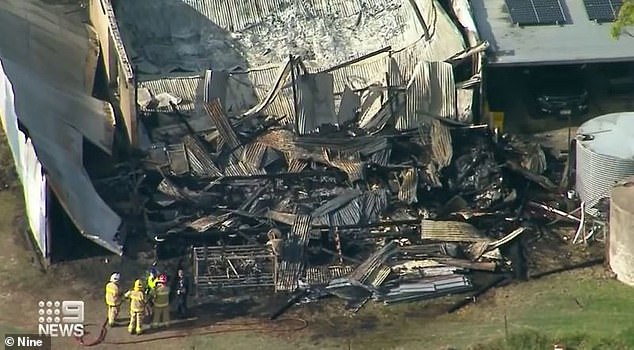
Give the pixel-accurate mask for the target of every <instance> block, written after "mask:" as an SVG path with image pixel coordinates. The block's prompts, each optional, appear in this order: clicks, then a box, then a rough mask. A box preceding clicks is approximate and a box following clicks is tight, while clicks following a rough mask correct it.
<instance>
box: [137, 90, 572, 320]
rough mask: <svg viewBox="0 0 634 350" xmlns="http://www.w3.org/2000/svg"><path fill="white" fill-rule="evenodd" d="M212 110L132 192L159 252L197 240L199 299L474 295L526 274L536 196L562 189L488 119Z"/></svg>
mask: <svg viewBox="0 0 634 350" xmlns="http://www.w3.org/2000/svg"><path fill="white" fill-rule="evenodd" d="M205 110H206V112H207V114H208V116H209V118H211V120H212V121H213V124H214V125H215V126H216V130H215V131H212V132H208V133H201V134H196V133H189V134H187V135H186V136H184V137H183V138H182V140H181V142H179V143H175V144H172V145H170V146H168V147H166V148H165V149H158V148H156V149H153V150H151V151H150V152H149V154H147V156H146V159H145V161H144V169H143V176H142V177H140V179H142V180H141V181H138V183H139V184H140V186H139V187H138V188H135V189H134V190H133V192H135V193H139V194H141V195H142V196H144V197H145V198H146V200H143V201H140V202H139V203H143V204H142V205H141V207H142V208H143V210H142V211H143V212H142V213H141V215H142V217H143V218H144V222H145V230H146V232H147V234H148V236H149V237H150V238H151V239H152V240H154V241H155V242H157V244H158V245H159V246H160V249H163V250H165V249H169V248H170V247H176V246H180V247H182V246H188V247H190V248H188V250H187V251H188V252H189V253H191V259H192V263H193V269H194V279H195V280H194V282H195V285H196V289H197V292H198V293H199V295H200V294H203V295H204V294H206V293H210V292H212V293H213V292H215V291H217V290H219V289H223V290H226V289H227V288H252V287H264V288H268V289H270V290H275V291H278V292H295V294H293V295H294V296H297V298H298V299H299V298H300V297H299V296H298V295H301V299H302V300H304V301H311V300H316V299H319V298H320V297H323V296H326V295H336V296H338V297H341V298H343V299H345V300H347V301H348V302H349V303H348V305H349V306H350V307H352V308H358V307H360V306H361V305H363V303H364V302H365V301H367V300H369V299H374V300H377V301H381V302H384V303H386V304H390V303H396V302H402V301H409V300H417V299H425V298H432V297H437V296H442V295H447V294H454V293H461V292H466V291H469V290H471V289H475V288H477V287H478V286H481V285H482V284H483V283H487V282H486V281H487V278H488V279H490V277H491V275H495V274H503V276H506V274H509V273H511V274H512V273H515V275H517V276H520V275H522V274H525V270H526V268H525V264H526V261H525V260H524V258H523V255H522V254H521V252H520V249H516V248H514V245H516V244H517V242H518V241H519V238H521V237H520V236H522V235H524V236H526V235H527V234H526V233H525V232H534V229H533V228H534V226H535V225H536V219H535V215H534V210H536V209H538V208H536V207H535V206H531V205H527V204H529V203H534V202H532V200H542V201H544V200H546V199H548V200H550V199H552V198H558V197H561V196H560V195H559V194H558V186H556V185H554V184H553V183H552V182H551V180H549V179H548V177H550V178H557V177H560V176H561V175H560V174H557V171H556V169H557V168H558V167H559V168H561V164H557V163H556V162H551V161H550V160H549V161H547V156H546V154H545V153H544V152H543V150H542V149H541V147H540V146H539V145H536V144H532V143H529V142H524V141H522V140H519V139H517V138H515V137H509V136H504V137H499V138H498V137H497V136H495V135H492V133H491V132H490V131H489V129H488V128H487V127H486V126H477V125H464V124H458V123H457V122H454V121H451V120H443V119H441V118H433V117H430V118H429V119H428V120H427V121H426V122H423V123H421V124H420V126H419V127H418V128H416V129H413V130H406V131H402V130H401V131H397V130H396V129H395V127H394V125H391V124H390V121H389V119H387V120H384V121H383V124H382V125H381V126H380V127H377V128H374V129H370V130H368V129H362V128H359V127H358V126H357V125H358V124H356V123H355V122H354V121H352V122H350V123H347V124H344V125H321V126H320V127H319V129H318V130H317V131H316V132H314V133H311V134H308V135H299V133H298V131H297V123H286V124H285V123H283V122H281V121H279V120H273V119H270V118H266V117H252V118H247V119H234V118H229V117H227V116H226V114H225V113H223V111H222V108H221V106H220V102H219V101H218V100H213V101H211V102H209V103H205ZM546 208H549V207H547V206H546ZM531 210H533V211H532V212H531ZM542 213H544V211H543V210H542ZM480 275H484V276H488V277H487V278H484V280H483V281H480V280H479V279H478V278H479V277H478V276H480ZM298 290H299V291H301V293H300V294H297V291H298Z"/></svg>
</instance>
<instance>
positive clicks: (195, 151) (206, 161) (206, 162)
mask: <svg viewBox="0 0 634 350" xmlns="http://www.w3.org/2000/svg"><path fill="white" fill-rule="evenodd" d="M183 143H184V144H185V150H186V151H187V160H188V161H189V167H190V169H191V171H192V173H193V174H194V175H196V176H222V172H221V171H220V169H219V168H218V166H216V164H215V163H214V161H213V159H212V158H211V156H210V155H209V153H208V152H207V151H206V150H205V148H204V147H203V145H202V144H200V142H198V140H196V139H195V138H194V137H193V136H191V135H186V136H185V137H184V138H183Z"/></svg>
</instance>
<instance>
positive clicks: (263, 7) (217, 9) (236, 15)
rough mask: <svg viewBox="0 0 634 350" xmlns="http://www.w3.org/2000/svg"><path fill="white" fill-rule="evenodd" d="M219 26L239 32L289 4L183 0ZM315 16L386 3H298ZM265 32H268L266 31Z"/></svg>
mask: <svg viewBox="0 0 634 350" xmlns="http://www.w3.org/2000/svg"><path fill="white" fill-rule="evenodd" d="M182 1H183V2H185V3H186V4H187V5H189V6H191V7H192V8H194V9H195V10H196V11H198V12H199V13H200V14H202V15H203V16H205V17H207V18H209V19H210V20H211V21H212V22H214V23H215V24H216V25H218V26H220V27H222V28H223V29H225V30H227V31H231V32H239V31H241V30H244V29H246V28H249V27H251V26H253V25H256V24H257V23H259V22H260V21H262V19H263V18H266V17H267V16H269V15H271V14H272V13H275V12H278V11H281V10H283V9H284V8H285V7H286V6H288V1H285V0H244V1H231V0H221V1H218V0H216V1H212V0H182ZM296 6H302V7H303V8H305V10H306V11H310V13H311V14H313V15H315V16H322V17H331V16H333V15H336V16H337V17H350V16H354V15H356V14H358V13H360V12H361V11H362V10H363V9H364V8H366V7H368V8H376V7H378V8H382V7H385V5H384V4H383V3H382V2H381V1H379V0H364V1H363V2H354V1H352V2H348V1H336V0H308V1H304V2H301V3H297V5H296ZM263 35H266V34H265V33H263Z"/></svg>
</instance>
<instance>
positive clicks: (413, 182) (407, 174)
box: [398, 168, 418, 204]
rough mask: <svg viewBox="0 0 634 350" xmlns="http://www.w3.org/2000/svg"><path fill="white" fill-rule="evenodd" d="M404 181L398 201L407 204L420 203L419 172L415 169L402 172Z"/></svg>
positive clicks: (399, 191)
mask: <svg viewBox="0 0 634 350" xmlns="http://www.w3.org/2000/svg"><path fill="white" fill-rule="evenodd" d="M401 176H403V181H402V182H401V186H400V188H399V190H398V199H399V200H400V201H401V202H404V203H406V204H413V203H416V202H418V194H417V192H418V171H417V170H416V169H414V168H409V169H405V170H403V171H402V173H401Z"/></svg>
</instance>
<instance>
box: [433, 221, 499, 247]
mask: <svg viewBox="0 0 634 350" xmlns="http://www.w3.org/2000/svg"><path fill="white" fill-rule="evenodd" d="M421 238H422V239H430V240H435V241H444V242H491V239H489V238H487V237H486V236H484V235H483V234H482V233H481V232H480V231H479V230H478V229H477V228H475V227H474V226H473V225H471V224H468V223H466V222H459V221H434V220H422V221H421Z"/></svg>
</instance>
